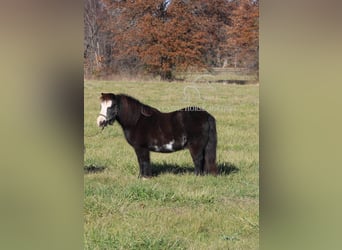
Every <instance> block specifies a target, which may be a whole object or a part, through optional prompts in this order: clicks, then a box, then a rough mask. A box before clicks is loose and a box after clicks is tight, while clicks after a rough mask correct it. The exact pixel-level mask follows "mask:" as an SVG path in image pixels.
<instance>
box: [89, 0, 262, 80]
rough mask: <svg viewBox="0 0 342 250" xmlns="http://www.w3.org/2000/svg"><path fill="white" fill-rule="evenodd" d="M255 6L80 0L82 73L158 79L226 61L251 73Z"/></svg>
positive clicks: (228, 1)
mask: <svg viewBox="0 0 342 250" xmlns="http://www.w3.org/2000/svg"><path fill="white" fill-rule="evenodd" d="M258 7H259V2H258V0H191V1H190V0H85V53H84V54H85V64H86V65H85V68H86V69H88V70H87V71H88V72H89V71H90V72H91V73H94V72H95V73H96V72H99V73H121V72H126V73H128V74H129V75H134V74H137V73H141V72H144V73H145V72H148V73H152V74H153V75H155V76H156V75H159V76H160V77H161V79H163V80H172V79H174V73H175V72H178V71H187V70H189V69H192V70H202V69H210V68H212V67H218V66H222V64H223V61H227V59H230V63H231V65H234V66H236V67H251V66H252V67H256V68H257V67H258V17H259V13H258ZM109 71H111V72H109Z"/></svg>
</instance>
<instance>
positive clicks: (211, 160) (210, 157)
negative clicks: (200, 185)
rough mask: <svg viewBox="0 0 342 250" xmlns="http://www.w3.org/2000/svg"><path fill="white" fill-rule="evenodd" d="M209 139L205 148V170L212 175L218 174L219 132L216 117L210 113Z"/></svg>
mask: <svg viewBox="0 0 342 250" xmlns="http://www.w3.org/2000/svg"><path fill="white" fill-rule="evenodd" d="M208 122H209V139H208V143H207V145H206V146H205V148H204V172H205V173H209V174H212V175H217V172H218V171H217V166H216V146H217V133H216V122H215V118H214V117H212V116H211V115H209V118H208Z"/></svg>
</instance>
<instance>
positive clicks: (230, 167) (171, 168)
mask: <svg viewBox="0 0 342 250" xmlns="http://www.w3.org/2000/svg"><path fill="white" fill-rule="evenodd" d="M151 166H152V175H153V176H158V175H161V174H166V173H170V174H175V175H178V174H186V173H194V167H192V166H191V167H190V166H179V165H177V164H168V163H151ZM217 168H218V175H229V174H232V173H237V172H238V171H239V170H240V169H239V168H237V167H236V166H235V165H234V164H231V163H229V162H224V163H218V164H217Z"/></svg>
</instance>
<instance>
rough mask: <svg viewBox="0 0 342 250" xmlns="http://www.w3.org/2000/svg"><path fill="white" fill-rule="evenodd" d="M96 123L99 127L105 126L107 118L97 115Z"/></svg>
mask: <svg viewBox="0 0 342 250" xmlns="http://www.w3.org/2000/svg"><path fill="white" fill-rule="evenodd" d="M96 123H97V126H99V127H102V128H103V127H105V126H106V125H107V120H106V118H105V117H103V116H101V115H100V116H98V117H97V119H96Z"/></svg>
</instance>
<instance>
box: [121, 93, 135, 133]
mask: <svg viewBox="0 0 342 250" xmlns="http://www.w3.org/2000/svg"><path fill="white" fill-rule="evenodd" d="M119 96H120V97H119V102H118V103H119V112H118V117H117V121H118V123H119V124H120V125H121V127H122V128H123V129H125V128H128V127H131V126H134V125H135V124H136V123H137V121H138V119H139V117H140V110H141V105H140V104H139V102H138V101H136V100H134V99H132V98H130V97H128V96H125V95H119Z"/></svg>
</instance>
